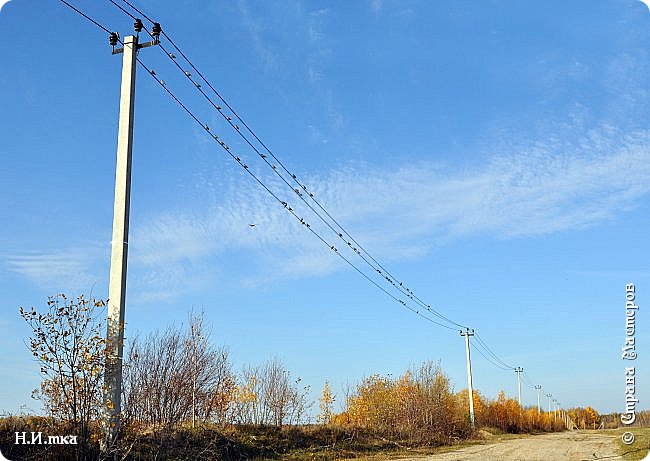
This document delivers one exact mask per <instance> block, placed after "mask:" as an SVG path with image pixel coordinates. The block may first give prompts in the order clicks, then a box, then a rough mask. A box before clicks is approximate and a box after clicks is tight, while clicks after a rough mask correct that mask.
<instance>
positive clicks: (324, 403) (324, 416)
mask: <svg viewBox="0 0 650 461" xmlns="http://www.w3.org/2000/svg"><path fill="white" fill-rule="evenodd" d="M335 400H336V397H335V396H334V393H333V392H332V388H330V385H329V383H328V382H327V381H325V386H323V390H322V391H321V396H320V398H319V399H318V403H319V406H320V413H319V415H318V418H317V420H318V422H319V423H321V424H329V423H330V422H331V421H332V415H333V413H334V401H335Z"/></svg>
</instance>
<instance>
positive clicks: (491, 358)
mask: <svg viewBox="0 0 650 461" xmlns="http://www.w3.org/2000/svg"><path fill="white" fill-rule="evenodd" d="M59 1H60V2H61V3H63V4H65V5H66V6H68V7H69V8H71V9H72V10H74V11H75V12H76V13H78V14H79V15H81V16H82V17H84V18H85V19H86V20H88V21H90V22H91V23H93V24H94V25H95V26H97V27H99V28H100V29H102V30H103V31H105V32H107V33H109V34H112V33H113V32H112V31H111V30H109V29H108V28H107V27H105V26H104V25H102V24H101V23H99V22H98V21H97V20H95V19H93V18H91V17H90V16H88V15H87V14H85V13H84V12H82V11H81V10H79V9H78V8H76V7H74V6H73V5H71V4H70V3H68V2H67V1H65V0H59ZM109 1H110V2H111V3H112V4H114V5H115V6H116V7H118V8H119V9H120V10H121V11H123V12H124V13H125V14H127V15H128V16H130V17H131V18H132V19H137V18H136V17H135V16H134V15H132V14H131V13H129V12H128V11H127V10H125V9H124V8H122V7H120V6H119V5H117V4H116V3H115V2H114V1H113V0H109ZM123 1H124V2H125V3H126V4H127V5H129V6H130V7H131V8H133V10H134V11H136V12H138V13H139V14H141V15H142V16H143V17H145V19H147V20H148V21H150V22H152V23H154V21H153V20H152V19H151V18H149V17H148V16H147V15H146V14H144V13H143V12H142V11H140V10H139V9H137V8H136V7H135V6H133V5H132V4H131V3H130V2H128V1H127V0H123ZM145 30H146V29H145ZM147 32H149V31H148V30H147ZM162 34H163V36H164V37H165V38H167V40H169V42H170V43H171V44H172V46H174V48H175V49H176V50H177V52H178V53H179V54H180V55H181V56H182V57H183V58H184V59H185V60H186V61H187V63H188V64H189V65H190V67H191V68H192V69H193V70H194V71H195V72H196V73H197V75H199V76H200V77H201V79H202V80H203V81H204V82H205V83H206V84H207V85H208V87H209V88H210V89H211V90H212V91H213V92H214V93H215V94H216V95H217V96H218V97H219V99H220V100H221V101H222V103H223V104H224V105H225V106H226V107H228V109H229V110H230V111H231V112H232V114H233V115H234V116H235V117H236V118H237V119H238V120H239V121H240V122H241V123H242V125H243V126H244V127H245V128H246V129H247V131H248V132H249V133H250V134H251V135H252V136H253V137H254V138H255V139H256V140H257V141H258V142H259V143H260V145H261V146H262V147H263V148H264V150H265V151H266V152H267V153H268V154H269V155H271V157H272V158H273V159H275V160H276V161H277V162H278V164H279V165H280V166H281V167H282V169H283V170H284V171H285V172H286V173H287V174H289V175H291V177H292V179H294V181H296V183H297V184H299V185H301V187H302V189H303V190H305V191H307V189H306V186H305V185H304V184H302V183H300V181H298V180H297V177H296V176H295V174H292V173H290V172H289V170H288V169H287V168H286V167H285V166H284V164H283V163H282V162H281V161H280V160H279V159H278V158H277V157H276V156H275V155H274V154H273V152H272V151H271V150H270V149H269V148H268V147H267V146H266V145H265V144H264V143H263V142H262V141H261V139H259V137H258V136H257V135H256V134H255V133H254V132H253V131H252V129H250V127H249V126H248V125H247V124H246V123H245V121H244V120H243V119H242V118H241V117H240V116H239V115H238V114H237V113H236V111H235V110H234V109H233V108H232V107H231V106H230V104H228V102H227V101H226V100H225V99H224V98H223V97H222V96H221V94H220V93H219V92H218V91H217V90H216V89H215V88H214V87H213V85H212V84H211V83H210V82H209V81H208V80H207V79H206V78H205V77H204V76H203V74H202V73H201V72H200V71H199V70H198V69H197V68H196V66H194V64H193V63H192V62H191V61H190V60H189V59H188V58H187V56H186V55H185V54H184V53H183V52H182V51H181V50H180V48H178V46H176V44H175V43H174V42H173V40H172V39H171V37H169V35H168V34H166V33H165V31H164V30H163V31H162ZM120 43H122V42H121V41H120ZM163 51H165V50H163ZM165 53H166V54H167V55H168V56H169V57H170V58H172V54H171V53H169V52H167V51H165ZM136 59H137V61H138V63H139V64H140V65H141V66H142V67H143V68H144V69H145V70H146V71H147V73H148V74H149V75H150V76H151V77H152V78H153V79H154V80H155V81H156V82H157V83H158V85H160V86H161V87H162V88H163V89H164V90H165V91H166V92H167V93H168V94H169V96H170V97H172V99H174V101H175V102H176V103H177V104H178V105H179V106H180V107H181V108H182V109H183V110H184V111H185V112H186V113H187V114H188V115H189V116H190V117H191V118H192V119H193V120H194V121H195V122H196V123H197V124H198V125H199V126H201V128H203V129H204V130H205V131H206V132H208V133H209V134H211V137H212V138H213V140H215V141H217V142H218V143H219V145H220V146H221V147H222V148H223V149H224V150H225V151H226V152H227V153H228V155H230V157H231V158H232V159H233V160H235V161H236V162H237V163H238V164H239V165H240V166H241V167H242V168H243V169H244V170H245V171H246V172H247V173H248V174H249V175H250V176H251V177H252V178H253V179H254V180H255V181H256V182H257V183H258V184H259V185H260V186H261V187H262V188H263V189H265V190H266V191H267V193H269V194H270V195H271V196H272V197H273V198H274V199H275V200H276V201H278V202H279V203H280V204H281V205H283V207H284V208H285V209H286V210H287V211H288V212H289V213H290V214H291V215H292V216H293V217H294V218H295V219H296V220H297V221H298V222H299V223H300V224H302V225H303V226H304V227H306V228H307V229H308V230H309V231H310V232H311V233H312V234H313V235H314V236H315V237H316V238H318V239H319V240H320V241H321V242H322V243H323V244H324V245H326V246H328V247H329V248H330V250H332V251H333V252H334V253H335V254H337V255H338V256H339V257H340V258H341V259H342V260H343V261H345V262H346V263H347V264H348V265H349V266H351V267H352V268H353V269H354V270H355V271H356V272H358V273H359V274H360V275H361V276H362V277H364V278H365V279H366V280H367V281H368V282H370V283H371V284H372V285H374V286H375V287H376V288H378V289H379V290H381V291H382V292H383V293H385V294H386V295H388V296H389V297H390V298H391V299H393V300H394V301H396V302H398V303H399V304H401V305H402V306H403V307H405V308H406V309H408V310H410V311H412V312H413V313H415V314H416V315H418V316H420V317H421V318H423V319H425V320H427V321H429V322H431V323H433V324H435V325H438V326H440V327H443V328H446V329H449V330H456V328H453V327H450V326H449V325H446V324H443V323H440V322H438V321H436V320H434V319H432V318H430V317H429V316H427V315H425V314H424V313H423V312H421V311H420V309H417V308H413V307H412V306H409V305H408V303H407V302H406V301H404V300H403V299H400V298H398V297H396V296H395V295H393V294H392V293H390V292H389V291H387V290H386V289H385V288H384V287H382V286H381V285H379V284H378V283H377V282H376V281H375V280H373V279H372V278H370V277H369V276H368V274H366V273H365V272H364V271H362V270H361V269H359V268H358V267H357V266H356V265H355V264H354V263H353V262H352V261H350V260H349V259H348V258H346V257H345V256H344V255H343V254H341V252H340V251H338V249H337V248H336V247H335V246H334V245H331V244H330V242H328V241H327V240H326V239H325V238H324V237H322V236H321V235H320V234H319V233H318V232H317V231H315V230H314V229H313V228H312V227H311V226H310V224H309V223H308V222H306V221H305V220H304V218H302V217H300V216H298V214H297V213H296V212H295V210H293V208H292V207H291V206H289V204H288V203H287V202H286V201H284V200H282V199H281V198H280V197H279V196H278V195H277V194H276V193H275V192H273V191H272V190H271V189H270V188H269V186H267V185H266V183H264V181H262V180H261V179H260V178H259V177H258V176H257V175H256V174H255V173H253V172H252V171H251V170H250V169H249V167H248V165H247V164H246V163H244V162H242V160H241V158H240V157H239V156H238V155H235V154H233V153H232V152H231V150H230V148H229V146H228V145H227V144H225V142H223V141H222V140H220V139H219V137H218V136H217V135H216V134H212V133H211V132H210V129H209V127H208V126H207V124H204V123H203V122H202V121H201V120H200V119H199V118H198V117H197V116H196V115H195V114H194V113H193V112H192V111H191V110H190V109H189V108H188V107H187V106H186V105H185V104H184V103H183V102H182V101H181V100H180V99H179V98H178V97H177V96H176V95H175V94H174V93H173V92H172V91H171V90H170V89H169V88H168V87H167V85H166V84H165V82H164V81H163V80H161V79H158V78H157V77H156V75H155V72H152V69H150V68H149V67H148V66H147V65H146V64H145V63H144V62H142V60H140V59H139V58H136ZM172 60H173V59H172ZM174 62H175V61H174ZM176 64H177V63H176ZM177 65H178V64H177ZM178 67H179V68H180V70H183V69H182V67H180V66H178ZM184 73H185V74H186V76H187V77H188V78H189V77H190V76H189V75H187V72H186V71H184ZM190 81H192V82H193V83H194V84H195V86H196V87H197V88H198V89H199V90H201V87H200V85H198V84H197V83H196V82H194V81H193V80H192V79H191V78H190ZM201 93H203V94H204V97H206V98H207V99H208V100H209V101H210V102H211V103H212V105H213V106H215V108H216V106H217V105H216V104H214V102H212V101H211V98H210V97H209V96H208V95H206V94H205V93H204V92H203V91H201ZM221 113H222V112H221ZM222 115H224V116H225V117H228V116H227V115H225V114H223V113H222ZM227 121H228V122H231V119H227ZM230 125H231V126H232V127H233V128H235V129H236V131H237V132H238V133H240V134H241V130H239V129H237V128H236V127H235V126H234V124H233V123H230ZM242 137H243V138H244V139H245V140H246V142H247V143H248V144H249V146H251V148H253V149H254V150H255V152H256V153H257V154H258V155H260V157H262V159H263V160H265V158H264V157H263V154H262V153H260V152H259V150H258V149H257V148H256V147H254V146H253V145H252V143H251V142H250V140H248V138H246V137H245V136H242ZM267 163H268V162H267ZM274 170H276V169H275V168H274ZM280 176H281V175H280ZM281 177H282V179H283V181H284V182H285V183H287V181H286V178H284V176H281ZM297 195H298V196H299V197H300V198H302V199H303V201H305V200H304V198H303V197H302V194H301V193H297ZM309 197H310V198H311V199H312V200H313V201H314V203H316V204H317V206H318V207H319V208H320V209H321V210H322V211H323V212H324V213H325V214H326V215H327V216H328V217H329V218H330V219H331V220H332V222H333V223H334V224H336V225H337V226H338V227H339V229H341V230H342V231H343V233H345V235H346V236H347V237H348V238H349V239H350V241H352V242H354V243H355V244H356V245H357V246H358V247H359V250H357V249H355V253H357V254H358V255H359V256H362V255H361V254H360V252H361V251H362V252H363V253H365V254H366V255H367V256H368V258H369V259H370V260H371V261H373V262H374V263H375V264H376V265H377V267H378V268H379V270H383V271H384V273H386V274H388V276H387V277H386V278H389V277H390V279H389V280H388V281H389V282H391V279H392V281H393V283H392V284H393V285H394V286H396V288H397V286H399V288H398V289H400V288H402V289H400V291H401V292H402V293H403V294H405V295H407V297H408V298H409V299H411V300H412V301H414V302H416V303H418V304H420V306H421V307H423V308H424V310H425V311H427V312H429V313H432V314H434V315H435V316H437V317H439V318H441V319H443V320H445V321H447V322H449V323H451V324H453V325H455V326H458V327H462V328H465V329H469V327H467V326H465V325H462V324H460V323H457V322H455V321H453V320H451V319H449V318H448V317H446V316H444V315H443V314H441V313H440V312H438V311H436V310H435V309H432V308H431V306H430V305H428V304H426V303H424V301H422V300H421V299H420V298H419V297H417V296H416V295H415V294H414V293H413V291H412V290H410V289H409V288H406V287H404V286H403V282H399V280H398V279H397V278H395V277H393V276H392V274H391V273H390V272H389V271H388V270H386V268H385V267H384V266H383V265H381V264H380V263H379V262H378V261H377V260H376V259H375V258H374V257H373V256H372V255H371V254H370V253H369V252H368V251H367V250H365V248H363V247H362V246H361V245H360V244H359V243H358V242H357V241H356V240H355V239H354V237H352V235H351V234H350V233H349V232H347V230H345V229H344V228H343V226H342V225H341V224H340V223H338V221H337V220H336V219H334V218H333V217H332V216H331V214H330V213H329V212H328V211H327V210H326V209H325V208H324V207H323V206H322V205H321V204H320V202H318V201H317V200H316V199H315V197H314V196H313V194H312V193H309ZM305 203H306V202H305ZM309 208H310V209H311V210H312V211H313V212H314V213H315V214H317V216H319V218H320V219H321V220H323V221H324V222H325V223H326V224H327V221H326V220H324V218H323V217H322V216H320V214H319V213H318V212H316V211H315V210H314V209H313V208H312V207H311V206H309ZM328 226H329V227H330V228H331V229H332V226H331V225H329V224H328ZM332 230H333V229H332ZM340 234H341V233H339V234H338V235H339V238H343V237H342V236H341V235H340ZM344 240H345V238H344ZM348 246H351V247H352V245H351V244H350V243H349V242H348ZM362 259H363V260H364V261H365V262H366V263H367V264H369V265H370V266H371V267H373V266H372V264H370V263H369V262H368V261H367V260H366V259H365V258H364V257H363V256H362ZM379 270H378V272H379ZM379 273H380V274H381V272H379ZM395 281H397V282H398V284H399V285H397V284H395V283H394V282H395ZM475 336H476V339H477V340H478V342H477V345H478V346H479V347H477V345H473V348H474V350H475V351H476V352H478V353H479V354H480V355H481V356H483V357H484V358H485V359H486V360H487V361H488V362H490V363H491V364H493V365H494V366H496V367H497V368H500V369H502V370H511V369H514V368H513V367H511V366H510V365H508V364H507V363H506V362H504V361H503V360H501V359H500V358H499V357H498V356H497V355H496V354H495V353H494V352H493V351H492V350H491V349H490V348H489V346H487V344H486V343H485V341H484V340H483V339H482V338H480V336H479V335H478V333H475ZM481 349H483V350H481ZM483 351H485V352H486V353H487V355H486V354H484V353H483Z"/></svg>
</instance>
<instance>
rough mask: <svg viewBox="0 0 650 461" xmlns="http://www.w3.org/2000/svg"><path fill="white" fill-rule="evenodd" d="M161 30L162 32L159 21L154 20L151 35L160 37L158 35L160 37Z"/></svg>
mask: <svg viewBox="0 0 650 461" xmlns="http://www.w3.org/2000/svg"><path fill="white" fill-rule="evenodd" d="M161 32H162V27H160V24H158V23H157V22H154V23H153V28H152V29H151V35H153V36H154V37H156V38H158V37H160V33H161Z"/></svg>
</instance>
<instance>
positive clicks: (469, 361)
mask: <svg viewBox="0 0 650 461" xmlns="http://www.w3.org/2000/svg"><path fill="white" fill-rule="evenodd" d="M460 335H461V336H464V337H465V355H466V356H467V392H468V394H469V423H470V425H471V426H472V430H474V429H475V428H476V425H475V423H474V391H473V390H472V359H471V357H470V353H469V337H470V336H474V330H470V329H469V328H465V331H462V330H461V331H460Z"/></svg>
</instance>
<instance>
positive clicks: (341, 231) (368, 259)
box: [109, 0, 468, 328]
mask: <svg viewBox="0 0 650 461" xmlns="http://www.w3.org/2000/svg"><path fill="white" fill-rule="evenodd" d="M109 1H110V2H111V3H112V4H114V5H116V6H117V7H118V8H119V9H120V10H122V11H125V10H124V8H122V7H121V6H119V5H117V4H116V2H115V1H114V0H109ZM123 2H124V3H125V4H126V5H128V6H129V7H130V8H132V9H133V10H134V11H136V12H137V13H138V14H140V15H142V16H143V17H145V19H147V20H148V21H149V22H152V23H155V22H154V21H153V19H151V18H150V17H149V16H147V15H146V14H145V13H143V12H142V11H141V10H140V9H138V8H137V7H135V6H134V5H133V4H132V3H131V2H129V1H128V0H123ZM125 13H126V14H127V15H129V16H130V17H131V18H133V19H136V17H135V16H134V15H133V14H131V13H129V12H125ZM145 30H147V29H146V28H145ZM147 32H149V31H148V30H147ZM162 35H163V36H164V37H165V38H166V39H167V40H168V41H169V43H170V44H171V45H172V46H173V47H174V49H175V50H176V52H177V53H178V54H179V55H180V56H182V58H183V59H184V60H185V61H186V62H187V64H188V65H189V66H190V67H191V69H192V70H193V71H194V72H195V73H196V74H197V75H198V76H199V77H200V78H201V80H202V81H203V82H204V83H205V84H206V85H207V86H208V87H209V88H210V89H211V90H212V92H213V93H214V94H215V95H216V96H217V97H218V98H219V100H220V101H221V103H222V104H224V106H225V107H227V108H228V109H229V111H230V112H231V113H232V115H233V116H234V117H235V118H236V119H237V120H238V121H239V123H241V124H242V126H243V127H244V128H245V129H246V130H247V132H248V133H249V134H250V135H251V136H252V137H253V138H254V139H255V140H256V141H257V142H258V143H259V145H260V146H261V147H262V149H263V150H264V151H265V152H266V154H268V155H270V156H271V157H272V158H273V159H274V160H275V161H276V162H277V164H278V165H279V166H280V167H281V169H282V170H283V171H284V172H285V173H286V174H287V175H288V177H289V178H291V179H287V178H286V177H285V176H284V175H282V174H281V172H280V171H278V169H277V168H276V166H275V165H274V164H272V163H271V162H270V161H269V160H268V159H267V155H266V154H263V153H262V152H260V150H259V148H258V147H256V146H255V145H254V144H253V142H252V141H251V140H250V139H248V137H247V136H246V135H245V134H244V133H243V132H242V130H241V127H240V126H239V125H238V124H237V123H234V122H233V120H232V117H230V116H229V115H227V114H226V113H224V111H223V110H222V107H221V105H219V104H216V103H215V102H214V101H213V100H212V98H211V97H210V96H209V95H208V94H207V93H206V92H205V91H204V90H203V89H202V88H201V85H200V83H198V82H197V81H195V80H194V79H193V78H192V77H191V73H190V72H189V71H188V70H186V69H184V68H183V67H182V66H181V65H180V64H179V63H178V61H177V59H176V56H175V55H174V54H173V53H172V52H170V51H168V50H167V49H166V48H165V47H164V45H163V44H160V48H161V50H162V51H163V52H164V53H165V55H166V56H167V57H168V58H169V59H170V60H171V61H172V62H173V63H174V65H175V66H176V67H177V68H178V69H179V70H180V71H181V72H182V73H183V74H184V75H185V77H186V78H187V79H188V80H189V81H190V82H191V83H192V84H193V86H194V87H195V88H196V89H197V90H198V91H199V92H200V93H201V94H202V95H203V97H204V98H205V99H206V100H207V101H208V103H209V104H210V105H211V106H212V107H213V108H214V109H216V110H217V111H218V112H219V114H220V115H221V116H222V117H223V118H224V120H226V122H227V123H228V124H229V125H230V126H231V128H233V130H235V131H236V132H237V133H238V134H239V136H240V137H241V138H242V139H243V140H244V142H246V144H248V146H249V147H250V148H251V149H253V151H254V152H255V153H256V154H257V155H258V156H259V157H260V158H261V159H262V160H263V161H264V162H265V163H266V164H267V166H269V167H270V168H271V169H272V170H273V172H274V173H275V174H276V175H277V176H278V177H279V178H280V179H281V180H282V181H283V182H284V183H285V184H286V185H287V186H288V187H289V188H290V189H291V190H292V191H294V192H295V193H296V194H297V195H298V197H299V198H300V200H301V201H302V202H303V203H304V204H305V205H306V206H307V207H308V208H309V209H310V210H311V211H312V212H313V213H314V214H315V215H316V216H317V217H318V218H319V219H320V220H321V221H322V222H323V223H324V224H325V225H326V226H327V227H329V228H330V230H331V231H332V232H334V234H335V235H337V236H338V237H339V239H341V240H342V241H343V242H344V243H346V244H347V246H348V247H350V248H351V249H352V250H353V251H354V252H355V253H356V254H357V255H358V256H360V257H361V259H362V260H363V261H364V262H365V263H366V264H368V265H369V266H370V267H371V268H372V269H373V270H374V271H375V272H376V273H378V274H379V275H380V276H382V278H383V279H385V281H386V282H387V283H389V284H390V285H392V286H393V287H394V288H395V289H397V290H398V291H400V292H401V293H402V294H403V295H405V296H406V297H407V298H409V299H411V300H412V301H413V302H414V303H416V304H419V305H420V307H421V308H422V309H425V310H426V311H428V312H430V313H431V314H433V315H435V316H436V317H438V318H440V319H442V320H444V321H445V322H448V323H449V324H452V325H455V326H457V327H461V328H468V327H467V326H466V325H463V324H460V323H458V322H455V321H454V320H452V319H450V318H449V317H447V316H445V315H444V314H442V313H440V312H439V311H437V310H436V309H433V308H432V307H431V305H430V304H427V303H425V302H424V301H423V300H422V299H421V298H419V297H418V296H417V295H415V293H414V292H413V291H412V290H411V289H410V288H408V287H407V286H405V284H404V282H402V281H400V280H399V279H398V278H397V277H395V276H394V275H393V274H392V273H391V272H389V271H388V270H387V269H386V268H385V267H384V266H383V265H382V264H381V263H379V262H378V261H377V259H376V258H374V257H373V256H372V255H371V254H370V253H369V252H368V251H367V250H366V249H365V248H364V247H363V246H362V245H361V244H360V243H359V242H358V241H357V240H356V239H355V238H354V237H353V236H352V235H351V234H350V233H349V232H348V231H347V230H346V229H345V228H344V227H343V226H342V225H341V224H340V223H339V222H338V221H337V220H336V219H335V218H334V217H333V216H332V215H331V214H330V213H329V212H328V211H327V210H326V209H325V207H324V206H323V205H322V204H321V203H320V202H319V201H318V200H317V199H316V197H315V196H314V193H313V192H311V189H308V188H307V186H306V184H304V183H303V182H302V181H300V180H299V179H298V177H297V176H296V174H295V173H292V172H290V171H289V169H288V168H287V167H286V166H285V164H284V163H283V162H282V161H281V160H280V159H279V158H278V157H277V156H276V155H275V154H274V153H273V152H272V151H271V150H270V149H269V148H268V147H267V146H266V144H265V143H264V142H263V141H262V140H261V139H260V138H259V137H258V136H257V135H256V134H255V132H254V131H253V130H252V129H251V128H250V127H249V125H248V124H247V123H246V122H245V121H244V120H243V118H242V117H241V116H240V115H239V114H238V113H237V111H235V109H234V108H233V107H232V106H231V105H230V104H229V103H228V101H227V100H226V99H225V98H224V97H223V96H222V95H221V93H220V92H219V91H218V90H217V89H216V88H215V87H214V86H213V85H212V83H211V82H210V81H209V80H208V79H207V78H206V77H205V76H204V75H203V73H201V72H200V70H199V69H198V68H197V67H196V66H195V65H194V63H193V62H192V61H191V60H190V59H189V58H188V57H187V55H186V54H185V53H184V52H183V51H182V50H181V49H180V47H179V46H178V45H176V43H175V42H174V41H173V39H172V38H171V37H170V36H169V34H167V33H166V31H165V30H163V31H162ZM291 180H293V181H294V182H295V183H296V185H298V186H299V187H298V188H294V186H293V185H292V184H291V183H290V181H291ZM303 192H304V194H303ZM305 196H308V197H309V199H311V201H313V202H314V204H315V205H316V207H317V208H319V209H320V210H321V212H323V213H324V214H325V215H326V216H327V218H329V220H330V221H328V220H327V219H325V217H323V216H322V215H321V214H320V212H319V211H318V210H316V209H315V208H314V207H313V206H312V205H311V204H310V203H309V201H308V200H309V199H307V198H305ZM332 223H333V224H332ZM335 226H336V227H337V228H335ZM353 243H354V245H353ZM355 245H356V246H355ZM373 263H374V264H373Z"/></svg>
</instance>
